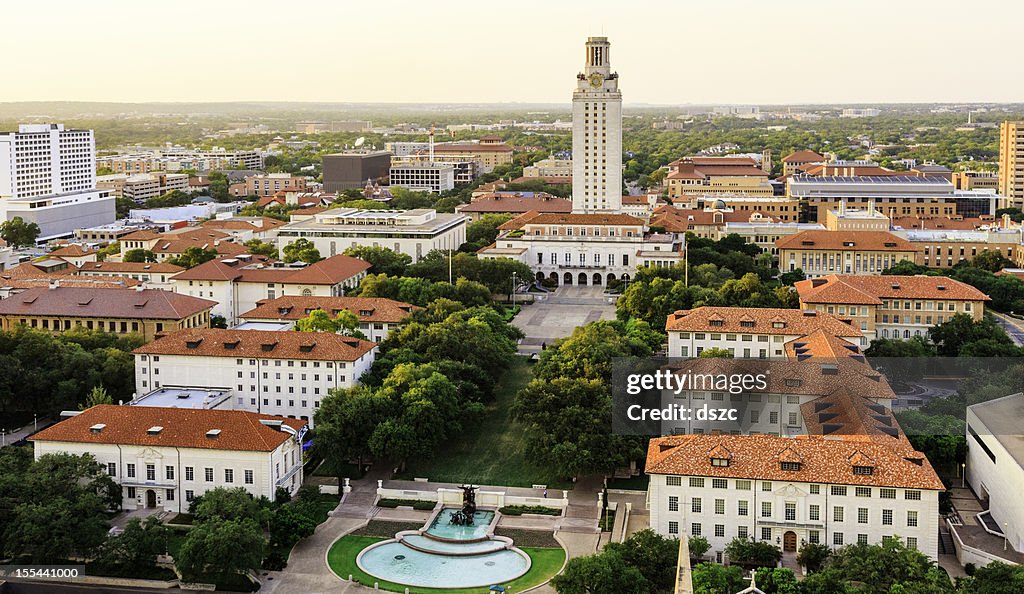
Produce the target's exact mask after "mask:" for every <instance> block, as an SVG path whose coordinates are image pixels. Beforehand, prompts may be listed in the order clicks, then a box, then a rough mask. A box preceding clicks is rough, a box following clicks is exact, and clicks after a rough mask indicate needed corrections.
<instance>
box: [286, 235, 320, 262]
mask: <svg viewBox="0 0 1024 594" xmlns="http://www.w3.org/2000/svg"><path fill="white" fill-rule="evenodd" d="M282 252H283V253H284V261H285V262H299V261H302V262H305V263H306V264H313V263H315V262H319V261H320V260H323V258H321V257H320V251H319V250H317V249H316V247H315V246H314V245H313V242H311V241H310V240H308V239H305V238H301V239H296V240H295V241H293V242H292V243H289V244H288V245H286V246H284V249H283V250H282Z"/></svg>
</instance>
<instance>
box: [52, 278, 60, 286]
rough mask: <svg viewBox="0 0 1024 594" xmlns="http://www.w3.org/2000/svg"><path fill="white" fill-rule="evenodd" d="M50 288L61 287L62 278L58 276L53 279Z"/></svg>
mask: <svg viewBox="0 0 1024 594" xmlns="http://www.w3.org/2000/svg"><path fill="white" fill-rule="evenodd" d="M50 288H51V289H59V288H60V280H59V279H56V278H55V279H53V280H51V281H50Z"/></svg>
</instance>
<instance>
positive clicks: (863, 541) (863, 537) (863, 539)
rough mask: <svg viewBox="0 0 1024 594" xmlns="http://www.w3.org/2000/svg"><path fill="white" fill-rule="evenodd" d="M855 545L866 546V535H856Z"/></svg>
mask: <svg viewBox="0 0 1024 594" xmlns="http://www.w3.org/2000/svg"><path fill="white" fill-rule="evenodd" d="M857 544H862V545H866V544H868V535H867V534H858V535H857Z"/></svg>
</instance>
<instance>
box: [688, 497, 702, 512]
mask: <svg viewBox="0 0 1024 594" xmlns="http://www.w3.org/2000/svg"><path fill="white" fill-rule="evenodd" d="M701 507H702V502H701V500H700V497H694V498H693V499H692V500H690V512H691V513H695V514H699V513H700V510H701Z"/></svg>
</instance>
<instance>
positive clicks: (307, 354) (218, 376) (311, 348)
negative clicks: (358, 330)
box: [134, 328, 377, 423]
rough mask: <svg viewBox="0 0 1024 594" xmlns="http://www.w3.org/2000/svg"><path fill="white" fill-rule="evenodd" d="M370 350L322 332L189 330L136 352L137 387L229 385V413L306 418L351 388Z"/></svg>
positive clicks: (370, 345)
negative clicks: (334, 394) (331, 396)
mask: <svg viewBox="0 0 1024 594" xmlns="http://www.w3.org/2000/svg"><path fill="white" fill-rule="evenodd" d="M376 354H377V345H376V343H373V342H370V341H367V340H360V339H357V338H352V337H348V336H341V335H338V334H332V333H326V332H295V331H279V332H275V331H263V330H222V329H214V328H204V329H196V330H188V331H182V332H176V333H174V334H170V335H168V336H165V337H163V338H161V339H158V340H155V341H153V342H151V343H149V344H147V345H144V346H142V347H139V348H138V349H136V350H135V351H134V356H135V389H136V393H137V394H139V395H143V394H146V393H148V392H151V391H153V390H156V389H159V388H168V387H173V388H184V387H195V388H205V389H210V390H233V391H234V397H233V398H234V401H233V402H232V408H234V409H235V410H247V411H252V412H259V413H262V414H272V415H278V416H282V417H288V418H295V419H302V420H303V421H308V422H310V423H312V420H313V413H314V412H316V409H317V408H319V407H320V401H321V400H322V399H323V398H324V397H325V396H327V394H328V393H329V392H330V391H331V390H334V389H338V388H352V387H354V386H356V385H357V384H358V383H359V378H360V377H362V375H363V374H364V373H366V371H368V370H369V369H370V366H371V365H372V364H373V361H374V358H375V357H376Z"/></svg>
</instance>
